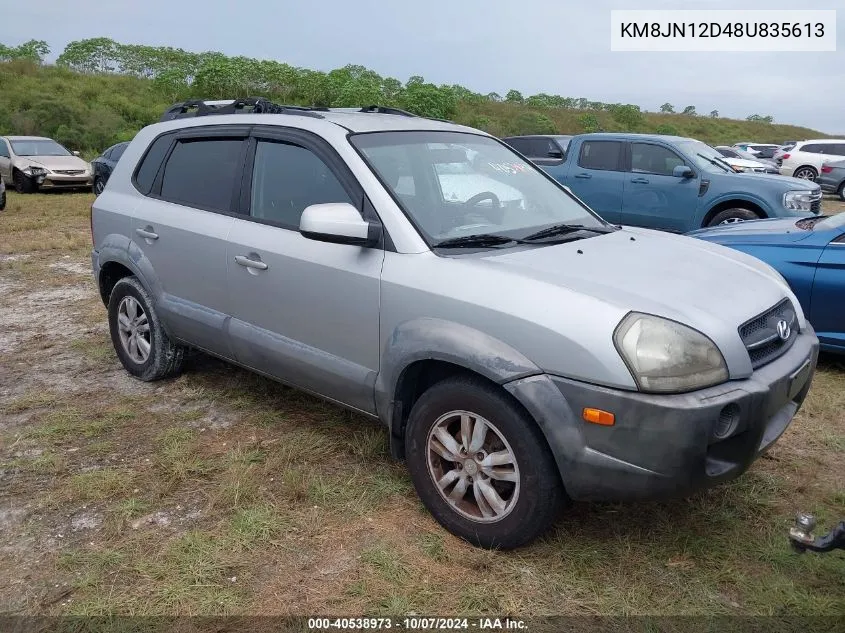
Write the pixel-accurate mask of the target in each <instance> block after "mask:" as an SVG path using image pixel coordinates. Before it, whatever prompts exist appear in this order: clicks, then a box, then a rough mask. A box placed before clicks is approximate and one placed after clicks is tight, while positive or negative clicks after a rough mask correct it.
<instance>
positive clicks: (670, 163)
mask: <svg viewBox="0 0 845 633" xmlns="http://www.w3.org/2000/svg"><path fill="white" fill-rule="evenodd" d="M683 164H684V161H683V159H681V157H680V156H678V155H677V154H676V153H675V152H673V151H672V150H670V149H668V148H666V147H662V146H661V145H652V144H650V143H631V171H634V172H639V173H643V174H659V175H661V176H671V175H672V170H673V169H675V167H678V166H680V165H683Z"/></svg>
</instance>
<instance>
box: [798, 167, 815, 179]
mask: <svg viewBox="0 0 845 633" xmlns="http://www.w3.org/2000/svg"><path fill="white" fill-rule="evenodd" d="M818 175H819V172H817V171H816V170H815V169H814V168H812V167H809V166H808V165H804V166H803V167H799V168H798V169H796V170H795V171H794V172H792V177H793V178H801V179H802V180H815V179H816V178H817V177H818Z"/></svg>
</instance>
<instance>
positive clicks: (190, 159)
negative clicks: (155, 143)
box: [161, 138, 244, 211]
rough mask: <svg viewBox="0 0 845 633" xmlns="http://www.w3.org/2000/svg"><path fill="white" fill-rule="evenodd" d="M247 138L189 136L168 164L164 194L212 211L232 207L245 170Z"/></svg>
mask: <svg viewBox="0 0 845 633" xmlns="http://www.w3.org/2000/svg"><path fill="white" fill-rule="evenodd" d="M243 142H244V141H243V139H240V138H236V139H228V138H225V139H223V138H214V139H198V140H194V139H185V140H180V141H177V143H176V147H174V148H173V152H172V153H171V154H170V158H168V159H167V164H166V165H165V166H164V176H163V177H162V181H161V198H162V199H164V200H167V201H168V202H175V203H177V204H184V205H187V206H191V207H197V208H199V209H207V210H209V211H229V210H230V209H231V208H232V195H233V192H234V186H235V180H236V179H239V176H240V174H241V163H240V158H241V148H242V146H243Z"/></svg>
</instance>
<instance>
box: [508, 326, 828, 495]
mask: <svg viewBox="0 0 845 633" xmlns="http://www.w3.org/2000/svg"><path fill="white" fill-rule="evenodd" d="M818 349H819V342H818V339H817V338H816V336H815V333H814V332H813V330H812V328H811V327H810V326H809V324H808V325H807V328H806V329H805V330H804V331H802V333H801V335H800V336H799V337H798V339H796V341H795V343H794V344H793V345H792V347H791V348H790V349H789V351H788V352H786V353H785V354H784V355H783V356H781V357H780V358H778V359H776V360H774V361H772V362H771V363H769V364H767V365H765V366H763V367H760V368H759V369H757V370H756V371H755V372H754V373H753V374H752V375H751V377H750V378H747V379H745V380H735V381H730V382H727V383H725V384H722V385H718V386H715V387H710V388H707V389H702V390H700V391H695V392H692V393H686V394H678V395H653V394H644V393H638V392H630V391H623V390H618V389H610V388H606V387H598V386H595V385H590V384H587V383H582V382H577V381H573V380H568V379H565V378H560V377H556V376H546V375H544V376H531V377H529V378H524V379H522V380H518V381H514V382H513V383H508V384H507V385H505V387H506V388H507V389H508V390H509V391H510V392H511V393H512V394H513V395H514V396H515V397H516V398H517V399H518V400H520V402H522V403H523V405H524V406H525V407H526V408H527V409H528V410H529V412H530V413H531V414H532V415H533V416H534V418H535V419H536V420H537V421H538V423H539V424H540V426H541V428H542V429H543V431H544V433H545V435H546V438H547V439H548V440H549V444H550V446H551V447H552V450H553V452H554V453H555V459H556V461H557V464H558V467H559V468H560V472H561V477H562V479H563V482H564V485H565V486H566V490H567V492H568V493H569V495H570V496H571V497H572V498H574V499H583V500H598V501H615V500H630V499H656V498H667V497H676V496H683V495H686V494H688V493H690V492H692V491H694V490H697V489H700V488H706V487H708V486H712V485H714V484H717V483H720V482H723V481H726V480H729V479H733V478H734V477H736V476H738V475H740V474H741V473H743V472H744V471H745V470H746V469H747V468H748V467H749V466H750V465H751V464H752V463H753V462H754V460H756V459H757V458H758V457H759V456H760V455H761V454H763V453H764V452H765V451H766V450H768V449H769V447H771V446H772V444H774V442H775V441H776V440H777V439H778V438H779V437H780V436H781V434H782V433H783V432H784V431H785V430H786V428H787V427H788V426H789V424H790V422H791V421H792V419H793V417H794V416H795V414H796V412H797V411H798V409H799V408H800V406H801V404H802V403H803V401H804V398H805V397H806V395H807V392H808V391H809V389H810V384H811V382H812V378H813V373H814V371H815V367H816V361H817V358H818ZM585 407H594V408H599V409H602V410H604V411H609V412H611V413H613V414H614V415H615V416H616V419H615V424H614V425H613V426H598V425H594V424H589V423H587V422H584V421H583V420H582V419H581V412H582V410H583V409H584V408H585Z"/></svg>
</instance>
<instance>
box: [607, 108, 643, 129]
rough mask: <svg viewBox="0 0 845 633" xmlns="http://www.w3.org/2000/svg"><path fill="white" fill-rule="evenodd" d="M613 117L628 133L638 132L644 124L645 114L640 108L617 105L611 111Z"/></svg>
mask: <svg viewBox="0 0 845 633" xmlns="http://www.w3.org/2000/svg"><path fill="white" fill-rule="evenodd" d="M611 115H612V116H613V120H614V121H616V122H617V123H618V124H619V125H620V126H622V128H623V130H624V131H626V132H632V131H634V130H636V129H637V128H638V127H639V126H640V125H642V122H643V114H642V112H640V108H639V106H635V105H631V104H625V105H615V106H614V107H613V109H612V110H611Z"/></svg>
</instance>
